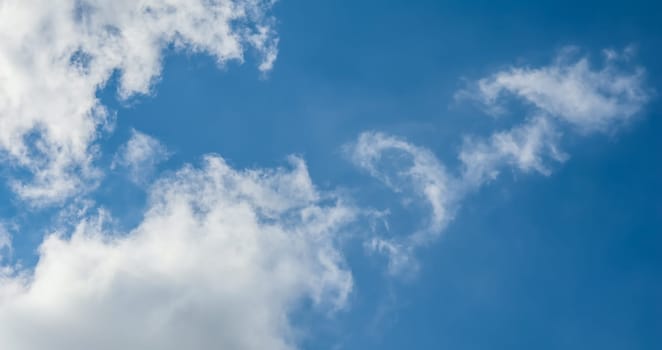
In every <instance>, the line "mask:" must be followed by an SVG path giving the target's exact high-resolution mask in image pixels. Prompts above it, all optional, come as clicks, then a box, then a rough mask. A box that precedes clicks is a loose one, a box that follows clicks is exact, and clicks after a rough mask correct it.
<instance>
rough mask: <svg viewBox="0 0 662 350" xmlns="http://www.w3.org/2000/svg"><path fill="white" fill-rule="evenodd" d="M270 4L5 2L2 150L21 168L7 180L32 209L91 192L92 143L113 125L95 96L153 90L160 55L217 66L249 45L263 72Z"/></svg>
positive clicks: (215, 0)
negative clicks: (113, 88) (22, 173)
mask: <svg viewBox="0 0 662 350" xmlns="http://www.w3.org/2000/svg"><path fill="white" fill-rule="evenodd" d="M272 3H273V1H272V0H142V1H134V0H116V1H104V0H52V1H41V0H4V1H2V2H0V151H1V152H2V154H3V158H4V159H5V160H6V161H9V162H10V163H12V164H13V165H14V166H15V167H17V168H19V169H22V170H27V172H28V173H29V174H31V175H30V176H29V178H25V177H20V178H17V179H14V180H13V181H12V187H13V188H14V190H15V191H16V192H17V194H18V195H19V196H20V197H22V198H24V199H26V200H29V201H31V202H33V203H35V204H48V203H53V202H58V201H62V200H63V199H66V198H68V197H70V196H72V195H75V194H76V193H78V192H80V191H82V190H84V189H85V188H87V187H89V186H93V185H94V181H93V180H94V179H96V178H98V177H99V176H100V174H99V172H98V171H97V170H96V169H95V168H94V165H93V162H94V158H95V155H96V152H97V150H96V148H95V146H94V141H95V139H96V138H97V137H98V133H100V132H103V130H105V129H107V128H108V127H110V125H112V118H111V116H112V114H111V113H109V112H108V110H107V109H106V108H105V107H104V106H103V105H102V104H101V103H100V102H99V100H98V98H97V96H96V94H97V92H98V90H99V89H101V88H103V87H104V86H105V85H106V83H107V82H108V80H109V79H110V78H111V77H112V76H113V75H116V76H117V79H118V94H119V96H120V98H122V99H126V98H129V97H131V96H133V95H135V94H147V93H149V92H150V89H151V88H152V85H153V83H154V81H155V80H157V79H158V77H159V75H160V73H161V65H162V59H163V51H164V49H166V48H169V47H171V48H175V49H176V50H186V51H190V52H195V53H206V54H209V55H211V56H213V57H214V58H215V59H216V60H217V62H218V63H219V64H220V65H222V64H224V63H225V62H227V61H230V60H236V61H242V60H243V57H244V54H245V50H246V48H248V47H252V48H254V50H255V51H256V52H257V53H258V54H259V55H260V56H261V57H262V63H261V64H260V67H259V68H260V69H261V70H263V71H266V70H269V69H270V68H271V67H272V65H273V62H274V60H275V58H276V55H277V47H276V44H277V36H276V34H275V32H274V30H273V26H272V22H273V20H272V19H271V17H270V16H269V15H268V14H267V12H268V11H269V9H270V7H271V5H272Z"/></svg>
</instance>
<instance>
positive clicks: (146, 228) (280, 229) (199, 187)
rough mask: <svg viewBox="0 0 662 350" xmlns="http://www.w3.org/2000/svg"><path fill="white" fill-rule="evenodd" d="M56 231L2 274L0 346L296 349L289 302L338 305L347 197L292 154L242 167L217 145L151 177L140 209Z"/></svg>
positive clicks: (346, 285) (344, 291)
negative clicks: (267, 164) (116, 226)
mask: <svg viewBox="0 0 662 350" xmlns="http://www.w3.org/2000/svg"><path fill="white" fill-rule="evenodd" d="M104 216H105V215H104V214H103V213H102V214H101V215H97V216H93V217H88V218H87V219H85V220H82V221H81V222H80V223H79V224H78V225H77V227H76V228H75V230H74V232H73V233H72V234H71V235H66V234H64V233H54V234H52V235H50V236H48V237H47V238H46V239H45V240H44V242H43V244H42V245H41V247H40V249H39V262H38V264H37V265H36V267H35V268H34V272H28V271H21V270H17V269H14V271H13V272H11V273H10V272H8V271H7V269H5V270H4V273H3V274H0V324H2V327H0V348H3V349H14V350H33V349H34V350H41V349H53V350H65V349H66V350H77V349H81V350H83V349H91V348H94V349H99V350H116V349H127V350H132V349H135V350H149V349H159V350H167V349H256V350H258V349H259V350H262V349H294V348H296V341H297V339H296V334H295V332H294V330H293V328H292V326H291V323H290V321H289V316H290V312H291V311H292V310H293V309H294V308H296V307H298V306H300V305H301V303H302V302H303V301H305V300H306V299H307V300H312V302H313V303H314V304H315V305H318V308H319V310H320V311H322V310H327V311H330V310H334V309H338V308H342V307H344V306H345V304H346V301H347V296H348V294H349V293H350V291H351V290H352V275H351V273H350V271H349V270H348V269H347V268H346V267H345V264H344V262H343V257H342V254H341V253H340V251H339V250H338V248H337V241H338V239H339V238H340V236H341V235H342V233H343V232H344V230H345V228H346V225H347V224H348V223H350V222H352V221H353V220H354V218H355V211H354V210H353V209H352V207H350V206H347V205H345V204H344V203H343V201H342V200H341V199H340V198H339V197H338V196H336V195H334V194H333V193H328V192H321V191H319V190H317V189H316V188H315V186H314V185H313V184H312V182H311V179H310V177H309V175H308V172H307V169H306V166H305V164H304V162H303V161H302V160H301V159H298V158H291V167H289V168H277V169H253V170H243V171H239V170H236V169H233V168H232V167H230V166H229V165H228V164H227V163H226V162H225V161H224V160H223V159H222V158H220V157H218V156H208V157H206V158H205V161H204V166H202V167H201V168H194V167H191V166H187V167H185V168H183V169H182V170H180V171H179V172H177V173H176V174H174V175H172V176H169V177H167V178H162V179H160V180H159V181H157V182H156V183H155V185H154V186H153V188H152V189H151V192H150V205H149V209H148V210H147V212H146V214H145V217H144V220H143V221H142V223H140V224H139V225H138V226H137V227H136V228H135V229H133V230H132V231H130V232H127V233H122V232H112V230H110V229H108V228H106V225H104Z"/></svg>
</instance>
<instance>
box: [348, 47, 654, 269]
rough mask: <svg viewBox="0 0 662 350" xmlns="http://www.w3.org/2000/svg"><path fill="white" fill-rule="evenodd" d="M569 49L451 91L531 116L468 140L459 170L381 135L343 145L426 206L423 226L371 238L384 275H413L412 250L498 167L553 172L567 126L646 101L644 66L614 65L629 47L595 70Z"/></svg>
mask: <svg viewBox="0 0 662 350" xmlns="http://www.w3.org/2000/svg"><path fill="white" fill-rule="evenodd" d="M568 52H569V49H566V50H564V53H563V54H561V55H560V56H559V57H557V59H556V60H555V61H554V62H553V63H552V64H551V65H550V66H545V67H540V68H511V69H508V70H505V71H501V72H497V73H495V74H493V75H491V76H490V77H488V78H484V79H480V80H478V82H477V83H476V84H473V87H474V89H473V90H472V89H469V90H463V91H461V92H460V93H458V94H457V95H456V96H460V97H463V98H466V97H471V98H472V99H474V100H478V101H479V102H480V103H482V104H484V105H487V106H488V107H489V108H488V109H489V110H490V111H497V110H498V111H500V112H505V110H504V109H505V108H507V106H508V105H507V104H506V103H504V102H502V99H503V98H505V97H507V94H506V93H510V94H514V95H516V96H518V97H520V98H521V100H523V101H524V102H525V103H527V104H530V105H533V106H534V110H533V112H532V114H531V115H529V116H525V117H524V118H522V119H523V120H522V121H521V122H520V123H519V124H517V125H516V126H514V127H512V128H511V129H509V130H501V131H494V132H492V134H491V135H490V136H489V137H487V138H479V137H465V138H464V144H463V145H462V148H461V150H460V152H459V155H458V158H459V160H460V165H459V169H457V170H456V171H451V172H448V171H447V170H446V169H445V167H444V166H443V165H442V163H441V162H440V161H439V160H438V159H437V158H436V157H435V155H434V154H433V152H432V151H430V150H428V149H425V148H423V147H420V146H416V145H414V144H412V143H409V142H408V141H406V140H404V139H401V138H398V137H394V136H390V135H385V134H383V133H377V132H366V133H363V134H361V135H360V136H359V137H358V140H357V141H356V142H355V143H352V144H350V145H348V146H346V150H347V153H348V154H349V157H350V159H351V160H352V162H353V163H354V164H356V165H357V166H358V167H360V168H362V169H364V170H365V171H367V172H368V173H369V174H370V175H372V176H374V177H375V178H377V179H379V180H381V181H382V182H384V183H385V184H386V185H387V186H388V187H390V188H391V189H392V190H395V191H396V192H400V193H403V194H404V195H409V194H413V195H414V196H416V197H417V198H419V200H422V201H424V202H425V203H427V204H428V207H429V208H430V210H429V215H428V217H429V219H428V221H427V222H428V223H429V224H427V225H425V226H424V227H422V228H417V229H415V230H414V231H413V232H412V233H410V234H408V235H405V236H400V237H397V238H384V237H382V236H380V235H378V236H376V237H374V238H372V239H371V240H370V242H369V247H370V248H372V249H374V250H376V251H379V252H383V253H385V254H386V255H387V256H388V257H389V272H391V273H393V274H400V275H402V274H408V273H410V272H411V271H412V268H415V267H416V265H417V262H416V259H415V257H414V254H415V251H416V249H417V248H419V247H421V246H424V245H427V244H428V243H429V242H431V241H432V240H433V239H434V238H436V237H438V236H439V235H441V233H442V232H443V230H444V229H445V227H446V225H447V224H448V222H449V221H451V220H452V219H453V216H454V215H453V214H454V213H455V212H456V211H457V209H458V207H459V206H460V204H461V201H462V200H463V199H464V198H465V197H466V196H467V195H468V194H470V193H472V192H474V191H476V190H478V189H479V188H481V187H482V186H484V185H485V184H487V183H489V182H490V181H492V180H494V179H496V178H497V177H498V175H499V174H500V171H501V169H502V168H503V167H510V168H512V169H516V170H519V171H521V172H523V173H531V172H537V173H540V174H543V175H550V174H551V167H550V163H562V162H564V161H566V160H567V158H568V155H567V154H566V153H565V152H564V151H562V150H561V147H560V143H561V141H562V137H563V134H564V131H568V132H571V131H577V132H578V133H579V134H580V135H584V134H587V133H590V132H603V131H609V130H613V129H614V128H616V127H618V126H619V125H622V124H623V123H625V122H627V121H629V120H630V119H631V118H633V117H634V116H635V115H636V114H637V113H638V112H639V111H641V110H642V108H643V107H644V105H645V103H646V102H647V101H648V99H649V95H648V94H647V92H646V91H647V90H646V87H645V85H644V83H643V78H644V76H643V72H644V71H643V69H642V68H639V67H635V68H633V69H628V67H627V66H624V67H617V65H616V61H617V60H619V59H622V60H626V59H629V57H626V56H627V55H629V52H626V53H623V54H619V53H616V52H614V51H605V52H606V54H605V55H606V63H605V66H604V67H602V68H600V69H592V68H591V66H590V65H589V63H588V59H587V58H579V59H575V60H573V59H571V58H570V57H571V56H569V53H568ZM626 54H627V55H626ZM497 107H498V108H497Z"/></svg>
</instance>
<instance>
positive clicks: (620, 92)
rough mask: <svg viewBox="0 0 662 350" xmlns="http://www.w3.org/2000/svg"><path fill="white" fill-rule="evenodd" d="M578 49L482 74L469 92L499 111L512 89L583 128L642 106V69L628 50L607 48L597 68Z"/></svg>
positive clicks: (602, 126) (607, 123) (596, 127)
mask: <svg viewBox="0 0 662 350" xmlns="http://www.w3.org/2000/svg"><path fill="white" fill-rule="evenodd" d="M575 51H576V50H573V49H566V50H564V51H563V53H562V54H561V55H559V56H558V57H557V58H556V60H555V62H554V63H552V64H551V65H549V66H544V67H539V68H531V67H513V68H510V69H507V70H504V71H500V72H497V73H495V74H493V75H492V76H490V77H487V78H484V79H481V80H479V81H478V83H477V88H476V89H475V91H473V92H469V95H471V96H473V97H475V98H477V99H478V100H480V101H482V102H483V103H484V104H485V105H486V106H488V107H489V108H490V109H491V110H492V111H495V112H499V111H502V110H503V108H505V107H504V106H503V105H501V104H500V101H501V99H502V98H503V97H504V94H512V95H515V96H517V97H519V98H521V99H523V100H524V101H526V102H528V103H530V104H532V105H533V106H535V107H536V108H537V109H539V110H540V111H541V112H544V113H545V114H548V115H550V116H553V117H557V118H560V119H562V120H564V121H566V122H568V123H570V124H572V125H574V126H576V127H577V128H579V129H580V130H582V131H585V132H592V131H605V130H608V129H610V128H611V127H613V126H618V125H619V124H622V123H624V122H627V121H628V120H630V119H631V118H632V117H633V116H634V115H635V114H636V113H638V112H639V111H640V110H641V108H642V106H643V105H644V104H645V103H646V101H647V100H648V98H649V97H648V93H647V91H646V90H645V89H644V85H643V77H644V70H643V68H641V67H634V68H630V67H628V63H629V62H628V60H629V56H630V55H629V52H628V51H627V50H626V52H625V53H623V54H619V53H616V52H614V51H605V52H606V54H605V57H606V58H605V62H604V64H603V66H602V67H601V68H594V67H593V66H592V65H591V63H590V61H589V59H588V58H587V57H579V58H577V57H576V53H575ZM465 94H467V92H466V91H465V92H463V93H461V94H460V96H462V95H465Z"/></svg>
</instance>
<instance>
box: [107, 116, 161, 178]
mask: <svg viewBox="0 0 662 350" xmlns="http://www.w3.org/2000/svg"><path fill="white" fill-rule="evenodd" d="M168 157H169V152H168V150H167V148H166V147H165V145H163V144H162V143H161V142H159V140H157V139H155V138H154V137H151V136H149V135H147V134H143V133H141V132H140V131H137V130H135V129H133V130H131V137H130V138H129V140H128V141H127V142H126V144H124V145H122V146H121V147H120V149H119V150H118V152H117V153H116V154H115V157H114V159H113V164H112V168H123V169H124V170H126V171H128V173H127V176H128V177H129V179H130V180H131V181H133V182H134V183H136V184H144V183H145V182H146V181H147V180H149V178H150V177H151V176H152V175H153V173H154V168H155V167H156V166H157V165H158V164H159V163H160V162H162V161H164V160H166V159H168Z"/></svg>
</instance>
